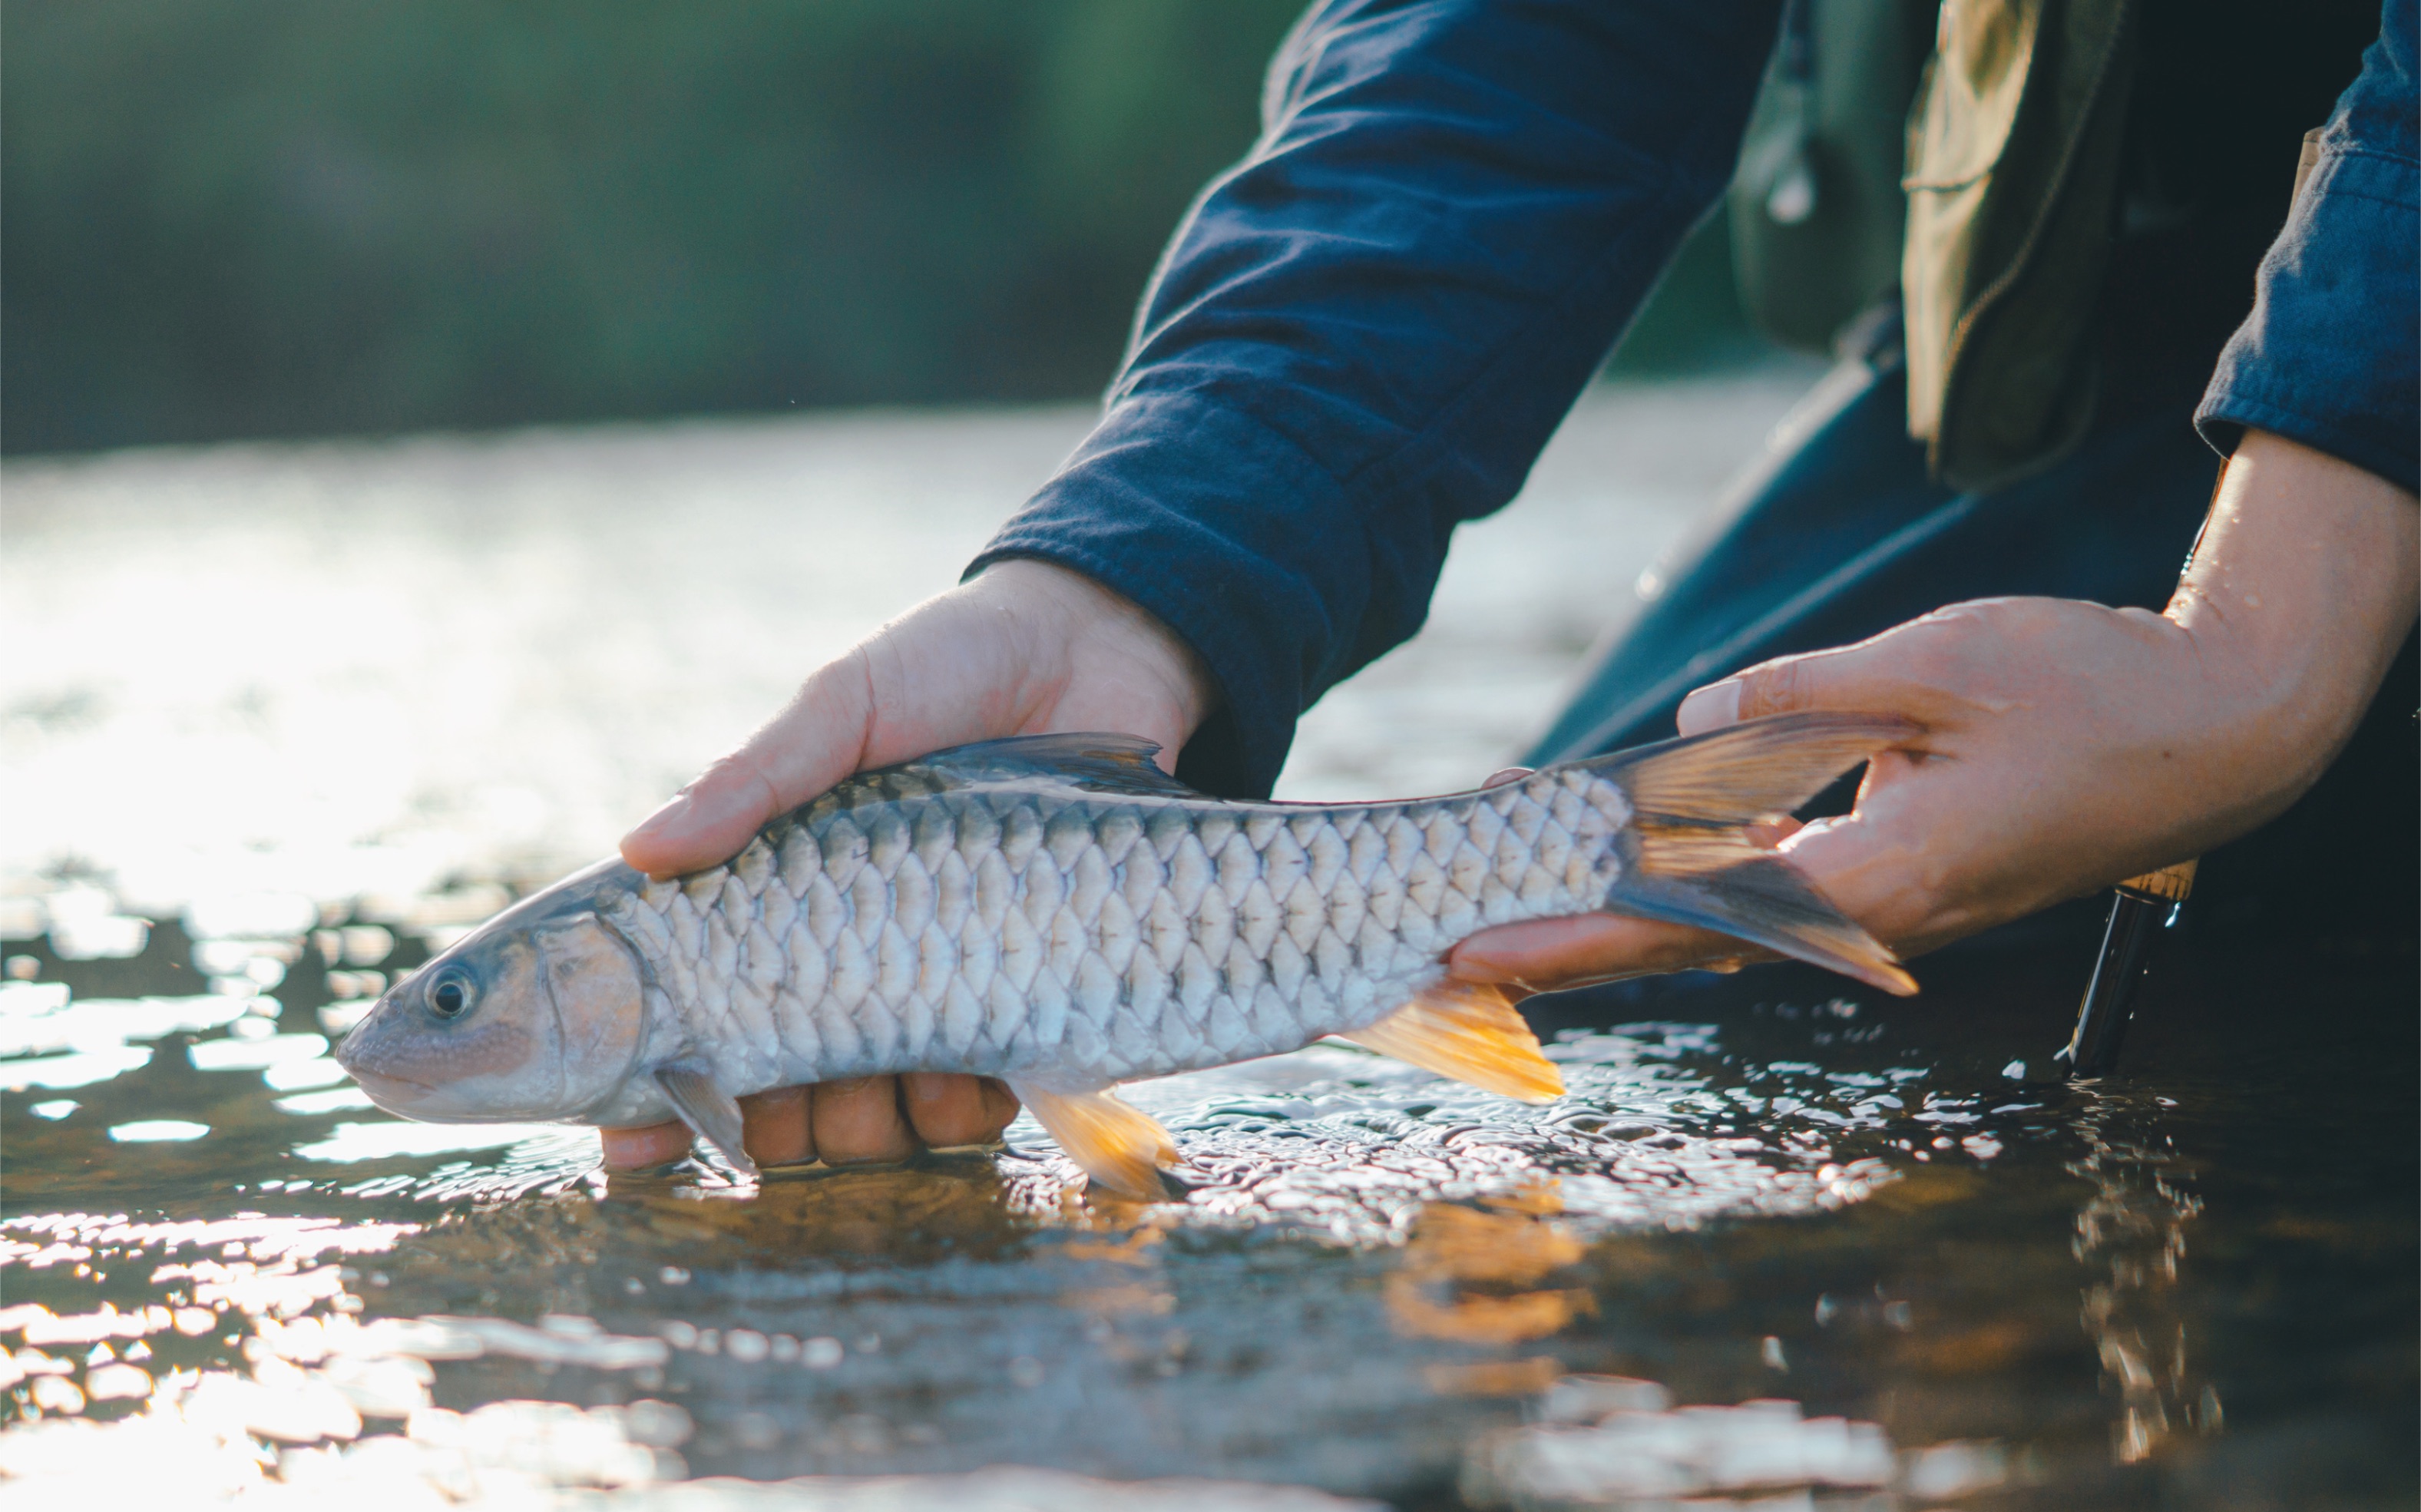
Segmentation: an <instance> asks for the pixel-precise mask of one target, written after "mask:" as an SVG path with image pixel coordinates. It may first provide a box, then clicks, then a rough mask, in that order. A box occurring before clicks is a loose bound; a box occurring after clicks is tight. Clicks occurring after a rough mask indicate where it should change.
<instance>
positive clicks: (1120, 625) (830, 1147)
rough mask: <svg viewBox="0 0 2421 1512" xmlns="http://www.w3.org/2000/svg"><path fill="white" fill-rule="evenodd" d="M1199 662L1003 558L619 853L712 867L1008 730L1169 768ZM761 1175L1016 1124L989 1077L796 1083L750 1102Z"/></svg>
mask: <svg viewBox="0 0 2421 1512" xmlns="http://www.w3.org/2000/svg"><path fill="white" fill-rule="evenodd" d="M1209 689H1210V680H1209V678H1206V677H1205V676H1204V675H1203V674H1202V672H1201V670H1200V667H1199V665H1198V663H1196V662H1195V658H1194V654H1193V653H1192V652H1191V651H1190V650H1188V649H1187V648H1186V647H1185V645H1184V643H1182V642H1181V641H1179V640H1178V639H1177V638H1176V637H1175V636H1174V635H1171V634H1170V633H1169V632H1168V631H1167V630H1166V629H1165V628H1164V627H1163V626H1162V625H1161V624H1160V622H1159V621H1158V620H1156V619H1153V618H1152V617H1151V616H1148V615H1147V614H1145V613H1144V612H1143V611H1142V610H1140V609H1137V608H1136V607H1135V606H1134V605H1132V603H1129V602H1128V601H1127V600H1124V599H1122V598H1120V597H1118V596H1117V594H1114V593H1112V592H1110V591H1109V590H1108V589H1106V588H1104V587H1101V585H1098V584H1096V583H1094V582H1093V581H1092V580H1091V579H1089V578H1086V577H1081V576H1079V575H1077V574H1076V573H1073V572H1070V571H1068V570H1066V569H1062V568H1057V567H1053V566H1051V565H1049V564H1047V563H1043V562H1032V561H1010V562H1003V563H1000V564H999V565H997V566H995V567H993V568H992V569H990V570H988V571H986V572H985V573H983V574H982V575H981V576H980V577H977V578H976V579H975V581H973V582H971V583H968V584H966V585H962V586H961V587H959V588H956V589H954V590H952V591H951V592H949V593H945V594H943V595H941V596H940V597H939V598H936V599H933V600H929V601H928V602H926V603H924V604H921V605H919V606H918V607H916V608H915V609H913V610H911V611H910V612H909V613H908V614H907V615H905V616H902V617H901V618H899V619H898V620H895V621H894V622H892V623H891V624H889V625H886V626H884V627H883V628H882V630H881V631H877V632H876V633H875V634H874V635H872V636H869V637H868V638H867V640H865V641H863V642H861V643H860V644H859V645H858V646H856V647H854V648H852V649H851V651H850V652H849V653H848V654H847V655H845V656H843V657H841V658H840V659H839V660H838V661H836V662H832V663H831V664H829V665H827V666H825V667H823V668H821V669H820V670H819V671H817V672H816V673H814V674H813V675H811V676H810V677H809V678H807V679H806V681H805V683H804V684H803V685H802V686H801V687H800V689H799V691H798V693H797V694H796V695H794V696H793V697H792V698H791V700H790V701H789V704H788V705H787V706H785V707H784V709H782V711H781V712H780V713H778V714H776V715H775V716H774V717H773V719H772V720H771V721H769V722H768V723H767V724H766V725H764V726H763V727H762V728H761V729H759V730H758V731H757V732H756V733H755V734H754V735H752V736H750V737H749V738H748V740H746V741H745V742H743V743H742V745H741V746H740V748H739V749H738V750H736V751H734V752H732V753H731V754H730V755H728V756H724V757H723V758H721V759H720V760H718V761H716V762H715V763H714V764H713V765H711V766H710V767H709V768H707V770H706V771H705V772H703V773H701V774H700V775H699V776H698V778H697V779H696V780H695V782H692V783H691V784H690V785H689V786H688V787H684V788H682V789H681V791H680V792H679V794H678V795H677V796H675V797H674V798H673V800H672V801H671V802H670V803H666V804H664V807H662V808H660V809H658V810H657V811H656V812H655V813H654V814H652V815H650V816H648V818H647V819H646V820H645V821H643V822H642V823H641V824H640V825H639V826H638V828H636V829H634V830H633V831H632V832H631V833H630V834H629V835H627V836H625V837H624V838H623V841H622V855H623V858H624V859H625V860H627V861H628V862H630V864H631V865H633V866H635V867H637V868H639V869H640V870H641V871H645V872H648V873H649V874H650V875H652V876H658V877H668V876H675V875H678V874H680V873H682V872H688V871H695V870H697V869H698V868H701V867H705V866H711V865H715V864H716V863H718V862H720V861H723V860H725V859H726V857H728V856H730V855H731V854H732V853H733V852H735V851H737V850H739V849H740V848H741V847H742V846H743V845H746V844H747V843H748V839H749V837H750V836H751V835H753V834H756V833H757V831H758V827H759V826H761V825H762V824H764V822H765V821H766V820H768V819H770V818H773V816H775V815H776V814H779V813H781V812H783V811H784V810H786V809H789V808H791V807H794V806H796V805H797V804H799V803H804V802H805V801H806V800H807V799H810V798H813V797H814V796H815V795H816V794H818V793H820V792H822V791H824V790H825V789H826V788H828V787H832V786H833V785H834V784H836V783H837V782H839V781H840V780H841V779H842V778H844V777H847V776H848V775H850V774H851V772H858V771H860V770H863V769H865V768H868V767H881V766H886V765H889V764H890V763H892V762H896V761H901V760H905V759H907V758H908V757H911V756H923V755H924V754H925V753H927V752H929V751H933V750H938V749H941V748H942V747H945V746H952V745H961V744H964V743H966V742H968V741H971V740H991V739H994V738H997V737H1001V736H1009V735H1036V734H1046V733H1050V732H1053V731H1060V730H1088V729H1115V730H1128V731H1132V732H1134V733H1136V734H1140V735H1144V736H1148V737H1149V738H1150V739H1152V740H1157V741H1158V742H1159V743H1160V746H1161V749H1162V751H1163V753H1164V757H1163V759H1164V761H1165V762H1167V763H1169V764H1171V765H1173V764H1174V762H1175V760H1176V753H1177V751H1178V750H1179V748H1180V747H1182V746H1183V744H1184V743H1185V738H1186V737H1187V736H1189V735H1191V734H1192V733H1193V732H1194V728H1195V725H1199V724H1200V723H1201V722H1202V719H1203V717H1204V716H1205V715H1206V714H1208V713H1209V712H1210V705H1211V694H1210V691H1209ZM740 1103H741V1111H742V1115H744V1117H745V1121H746V1130H747V1134H746V1142H747V1147H748V1150H749V1152H750V1153H751V1154H752V1155H754V1156H755V1157H756V1158H757V1159H758V1161H759V1162H760V1163H763V1164H769V1165H783V1164H791V1163H795V1162H798V1161H807V1160H814V1159H821V1160H823V1161H827V1162H829V1163H833V1164H849V1163H854V1162H860V1161H898V1160H904V1159H906V1158H907V1157H908V1156H909V1155H911V1154H913V1153H914V1152H915V1150H916V1149H917V1148H919V1147H920V1146H952V1145H973V1144H981V1143H986V1142H989V1141H991V1140H994V1139H997V1138H999V1137H1000V1132H1001V1130H1003V1129H1006V1128H1007V1126H1008V1122H1009V1120H1010V1119H1012V1118H1014V1117H1015V1116H1016V1115H1017V1099H1015V1098H1014V1097H1012V1096H1011V1095H1010V1094H1009V1092H1008V1089H1007V1087H1006V1086H1004V1085H1002V1084H1001V1083H999V1082H998V1081H995V1080H992V1079H991V1078H977V1077H972V1076H962V1075H957V1074H951V1073H943V1072H912V1073H910V1074H908V1075H906V1076H903V1077H898V1078H894V1077H890V1076H873V1077H862V1078H856V1079H853V1080H849V1081H841V1082H829V1083H822V1084H820V1085H818V1086H813V1087H786V1088H780V1089H776V1090H773V1091H770V1092H764V1093H759V1094H757V1095H754V1096H751V1097H746V1098H742V1099H740ZM603 1133H604V1143H605V1161H606V1164H607V1165H609V1166H612V1167H615V1168H617V1169H624V1170H628V1169H633V1168H639V1167H645V1166H651V1165H661V1164H663V1163H664V1162H665V1161H671V1160H676V1159H678V1158H679V1157H680V1156H681V1155H683V1154H684V1153H686V1152H687V1151H688V1149H689V1147H690V1142H691V1138H692V1135H691V1132H690V1130H689V1128H688V1126H687V1125H685V1124H682V1123H679V1122H678V1121H674V1122H668V1123H662V1124H655V1125H650V1126H648V1127H646V1128H640V1129H608V1130H604V1131H603Z"/></svg>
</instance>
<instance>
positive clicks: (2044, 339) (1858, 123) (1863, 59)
mask: <svg viewBox="0 0 2421 1512" xmlns="http://www.w3.org/2000/svg"><path fill="white" fill-rule="evenodd" d="M2135 11H2136V0H1940V3H1939V6H1938V8H1937V6H1936V4H1935V3H1934V0H1790V3H1789V5H1788V7H1787V8H1786V10H1785V14H1784V20H1783V26H1782V33H1781V37H1780V39H1779V41H1778V42H1777V44H1776V46H1775V49H1774V55H1773V61H1772V62H1771V63H1770V64H1769V65H1768V68H1767V70H1766V77H1765V81H1764V85H1763V86H1762V88H1761V89H1760V91H1759V94H1758V96H1757V104H1756V106H1755V109H1754V110H1753V112H1752V114H1751V117H1750V121H1749V127H1748V132H1747V134H1746V136H1745V138H1744V139H1743V143H1742V150H1741V163H1740V170H1739V172H1738V174H1737V175H1736V176H1735V178H1734V179H1733V183H1732V188H1731V195H1730V215H1731V232H1732V251H1733V259H1734V265H1735V268H1736V271H1737V273H1738V276H1739V281H1740V287H1741V296H1742V305H1743V307H1744V309H1745V310H1746V312H1747V314H1748V316H1749V318H1750V319H1751V320H1753V321H1755V322H1756V323H1757V325H1758V326H1759V327H1760V328H1762V329H1763V330H1765V331H1766V332H1767V333H1768V334H1769V335H1773V336H1774V337H1775V338H1777V339H1779V340H1781V341H1784V342H1786V343H1788V344H1790V345H1794V346H1802V347H1816V348H1821V347H1824V346H1826V345H1828V344H1829V343H1830V342H1831V340H1832V338H1833V337H1834V335H1835V333H1836V332H1838V331H1839V330H1840V329H1841V327H1842V326H1843V325H1844V323H1845V322H1847V321H1849V320H1851V319H1852V318H1853V317H1855V316H1856V315H1858V314H1859V313H1860V312H1861V311H1864V310H1866V309H1867V308H1869V307H1871V306H1872V305H1873V304H1875V303H1876V302H1877V301H1878V300H1879V299H1881V298H1882V296H1883V295H1885V294H1887V293H1888V292H1889V291H1890V290H1891V288H1892V287H1893V285H1894V284H1895V283H1897V284H1898V288H1899V291H1900V302H1901V313H1902V320H1903V328H1904V344H1905V351H1906V354H1907V368H1908V429H1909V434H1910V435H1911V436H1912V437H1913V438H1915V439H1916V440H1918V441H1921V442H1923V443H1924V444H1925V447H1926V460H1927V463H1928V465H1929V467H1930V469H1931V471H1932V473H1933V475H1934V476H1935V477H1936V478H1938V479H1940V480H1941V481H1943V482H1945V483H1946V484H1949V485H1950V486H1952V487H1955V488H1960V489H1978V490H1980V489H1990V488H1994V487H1998V486H2000V485H2001V484H2004V483H2007V482H2010V481H2012V480H2014V479H2016V478H2018V477H2021V476H2023V475H2025V474H2027V473H2030V472H2033V471H2035V470H2037V469H2038V468H2041V467H2044V466H2047V465H2049V464H2050V463H2051V462H2053V461H2055V460H2058V459H2059V457H2060V456H2061V455H2062V454H2064V453H2065V452H2066V451H2067V450H2068V449H2069V448H2070V447H2071V446H2073V445H2074V444H2076V443H2077V442H2078V441H2079V440H2081V439H2082V438H2083V436H2084V434H2085V428H2086V426H2087V425H2088V424H2089V423H2090V421H2091V419H2092V414H2093V402H2094V396H2095V387H2096V383H2095V368H2096V355H2097V354H2096V351H2095V347H2094V342H2093V333H2092V320H2093V314H2094V304H2095V300H2096V297H2097V295H2098V293H2099V291H2100V288H2101V278H2102V273H2103V271H2104V268H2105V266H2106V264H2107V261H2108V258H2109V253H2110V248H2111V242H2112V228H2113V224H2114V219H2115V209H2116V197H2117V193H2118V184H2119V168H2120V164H2121V147H2122V139H2123V136H2124V132H2125V125H2126V115H2127V101H2128V94H2129V88H2130V86H2131V84H2132V78H2133V71H2134V70H2133V63H2134V55H2135V48H2134V43H2135V33H2136V25H2135ZM1928 32H1930V33H1931V38H1930V46H1928V45H1927V34H1928Z"/></svg>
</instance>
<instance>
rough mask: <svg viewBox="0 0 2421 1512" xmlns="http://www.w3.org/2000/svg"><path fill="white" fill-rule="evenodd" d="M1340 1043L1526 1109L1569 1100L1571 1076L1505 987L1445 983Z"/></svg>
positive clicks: (1340, 1037) (1344, 1036) (1348, 1035)
mask: <svg viewBox="0 0 2421 1512" xmlns="http://www.w3.org/2000/svg"><path fill="white" fill-rule="evenodd" d="M1337 1038H1339V1039H1350V1040H1351V1041H1352V1042H1353V1043H1355V1044H1357V1045H1360V1046H1361V1047H1362V1048H1363V1049H1365V1050H1375V1051H1377V1052H1379V1053H1380V1054H1382V1055H1392V1056H1394V1057H1395V1058H1396V1059H1397V1060H1399V1061H1405V1062H1408V1063H1409V1064H1411V1065H1414V1066H1417V1067H1419V1068H1421V1069H1422V1070H1425V1071H1435V1072H1436V1073H1437V1074H1438V1075H1440V1076H1450V1077H1452V1078H1454V1079H1455V1080H1456V1081H1458V1082H1468V1083H1471V1084H1472V1085H1473V1086H1476V1087H1479V1088H1481V1089H1483V1090H1485V1091H1489V1092H1501V1093H1503V1094H1504V1095H1505V1096H1507V1097H1508V1098H1519V1099H1522V1100H1523V1101H1524V1102H1553V1101H1554V1100H1555V1099H1557V1098H1560V1097H1562V1096H1563V1095H1564V1074H1563V1072H1561V1071H1559V1070H1557V1069H1555V1065H1554V1062H1553V1061H1550V1060H1549V1059H1547V1057H1546V1056H1544V1055H1542V1054H1540V1053H1539V1037H1538V1036H1537V1035H1535V1034H1532V1033H1531V1032H1530V1025H1529V1024H1528V1023H1527V1022H1526V1021H1523V1017H1522V1014H1521V1010H1519V1009H1517V1008H1516V1007H1514V1006H1513V1000H1512V999H1511V998H1509V997H1507V995H1506V993H1505V990H1504V989H1503V988H1501V987H1494V986H1490V985H1485V984H1482V983H1478V982H1457V981H1451V980H1449V981H1444V982H1440V983H1439V984H1437V985H1436V986H1435V987H1432V988H1429V989H1428V990H1425V991H1423V992H1422V993H1421V994H1420V995H1419V996H1418V997H1415V998H1414V999H1413V1000H1412V1001H1411V1002H1410V1003H1407V1004H1405V1005H1403V1006H1402V1007H1400V1008H1398V1009H1397V1010H1396V1011H1395V1012H1394V1013H1391V1014H1389V1015H1388V1016H1387V1017H1385V1018H1383V1019H1382V1020H1380V1021H1378V1022H1377V1023H1374V1024H1371V1025H1370V1026H1369V1027H1368V1028H1366V1029H1356V1030H1354V1031H1353V1032H1352V1033H1351V1034H1347V1035H1338V1036H1337Z"/></svg>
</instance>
